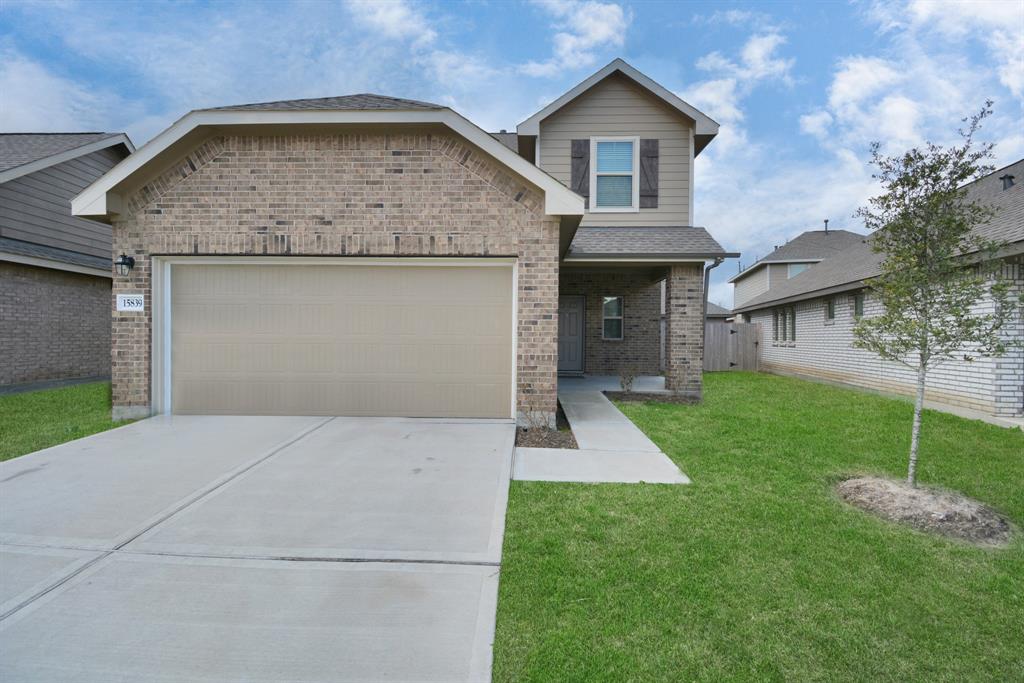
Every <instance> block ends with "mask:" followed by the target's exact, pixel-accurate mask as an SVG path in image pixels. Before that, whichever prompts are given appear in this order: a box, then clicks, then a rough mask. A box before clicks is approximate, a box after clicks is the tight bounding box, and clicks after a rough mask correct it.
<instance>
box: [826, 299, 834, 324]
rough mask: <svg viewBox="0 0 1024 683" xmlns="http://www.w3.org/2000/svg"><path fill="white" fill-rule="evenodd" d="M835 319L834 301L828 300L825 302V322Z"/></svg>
mask: <svg viewBox="0 0 1024 683" xmlns="http://www.w3.org/2000/svg"><path fill="white" fill-rule="evenodd" d="M835 319H836V300H835V299H828V300H827V301H826V302H825V320H835Z"/></svg>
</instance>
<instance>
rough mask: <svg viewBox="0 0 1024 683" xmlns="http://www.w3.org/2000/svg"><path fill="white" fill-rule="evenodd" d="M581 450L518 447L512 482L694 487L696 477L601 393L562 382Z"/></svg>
mask: <svg viewBox="0 0 1024 683" xmlns="http://www.w3.org/2000/svg"><path fill="white" fill-rule="evenodd" d="M558 402H559V403H560V404H561V405H562V410H563V411H564V412H565V417H566V419H568V420H569V426H570V427H571V428H572V433H573V435H574V436H575V437H576V443H577V444H578V445H579V449H578V450H577V449H567V448H566V449H562V448H517V449H516V454H515V464H514V466H513V470H512V478H513V479H517V480H522V481H565V482H583V483H624V484H634V483H650V484H689V483H690V479H689V478H688V477H687V476H686V475H685V474H683V473H682V472H680V471H679V468H678V467H676V465H675V463H674V462H672V460H671V459H670V458H669V457H668V456H667V455H665V454H664V453H662V452H661V449H660V448H658V446H657V444H655V443H654V442H653V441H651V440H650V439H649V438H647V435H646V434H644V433H643V432H642V431H640V429H639V428H638V427H637V426H636V425H635V424H633V422H632V421H631V420H630V419H629V418H628V417H626V416H625V415H623V414H622V412H621V411H619V409H618V408H616V407H615V405H614V404H613V403H612V402H611V401H609V400H608V399H607V397H605V395H604V394H602V393H601V392H600V391H594V390H592V389H589V388H586V385H583V384H573V385H570V386H569V387H568V388H567V387H565V386H564V385H563V384H561V383H560V385H559V391H558Z"/></svg>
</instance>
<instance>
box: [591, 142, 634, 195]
mask: <svg viewBox="0 0 1024 683" xmlns="http://www.w3.org/2000/svg"><path fill="white" fill-rule="evenodd" d="M590 145H591V147H590V158H591V159H592V160H593V163H592V164H591V169H592V170H591V174H590V187H591V192H592V194H593V202H591V203H592V206H591V207H590V210H591V211H595V212H602V211H603V212H633V211H639V205H640V185H639V183H638V182H637V178H638V176H639V173H640V171H639V164H640V155H639V154H638V153H637V148H638V147H639V145H640V141H639V138H591V139H590Z"/></svg>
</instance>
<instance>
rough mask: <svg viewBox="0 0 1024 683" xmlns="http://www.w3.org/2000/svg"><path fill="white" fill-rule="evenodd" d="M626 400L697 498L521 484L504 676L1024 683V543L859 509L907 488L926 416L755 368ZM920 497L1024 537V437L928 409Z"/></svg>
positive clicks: (504, 577)
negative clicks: (949, 532) (962, 496)
mask: <svg viewBox="0 0 1024 683" xmlns="http://www.w3.org/2000/svg"><path fill="white" fill-rule="evenodd" d="M705 393H706V396H705V401H704V403H703V404H701V405H698V406H687V405H671V404H657V403H647V404H625V405H622V406H621V407H622V409H623V411H624V412H625V413H626V414H627V415H628V416H629V417H630V418H632V419H633V420H634V421H635V422H636V423H637V425H639V426H640V427H641V428H642V429H643V430H644V431H645V432H646V433H647V434H648V435H649V436H650V437H651V438H652V439H654V441H655V442H657V443H658V445H659V446H660V447H661V448H662V449H663V450H664V451H665V452H666V453H668V455H669V456H670V457H672V458H673V460H675V461H676V463H678V465H679V466H680V468H681V469H682V470H683V471H684V472H686V473H687V474H688V475H689V476H690V478H691V479H693V481H694V483H693V484H692V485H690V486H656V485H612V484H602V485H578V484H555V483H541V482H513V485H512V491H511V498H510V503H509V513H508V519H507V529H506V536H505V549H504V559H503V562H502V572H501V588H500V597H499V607H498V626H497V638H496V643H495V669H494V678H495V680H496V681H691V680H694V681H734V680H740V681H764V680H790V681H851V680H858V681H938V680H942V681H973V680H977V681H983V680H984V681H1021V680H1024V542H1022V539H1021V538H1020V537H1019V536H1018V538H1017V539H1016V540H1015V542H1014V543H1013V544H1012V545H1011V546H1010V547H1009V548H1007V549H1003V550H991V549H979V548H974V547H970V546H967V545H965V544H962V543H958V542H955V541H950V540H945V539H942V538H936V537H932V536H928V535H925V534H923V533H919V532H916V531H913V530H910V529H907V528H904V527H900V526H896V525H894V524H890V523H887V522H884V521H881V520H878V519H875V518H873V517H871V516H869V515H867V514H865V513H863V512H861V511H859V510H856V509H853V508H850V507H848V506H846V505H845V504H843V503H842V502H841V501H840V500H839V499H838V498H837V497H836V495H835V494H834V492H833V485H834V484H835V482H836V481H838V480H839V479H841V478H843V477H844V476H846V475H850V474H858V473H875V474H882V475H887V476H893V477H902V476H903V475H904V472H905V467H906V451H907V447H908V444H909V431H910V420H911V406H910V404H908V403H906V402H904V401H899V400H892V399H886V398H882V397H879V396H874V395H870V394H865V393H860V392H855V391H851V390H846V389H839V388H835V387H831V386H825V385H820V384H813V383H808V382H803V381H800V380H795V379H788V378H782V377H775V376H771V375H760V374H752V373H738V372H737V373H716V374H711V375H707V376H706V387H705ZM919 474H920V481H921V482H922V483H924V484H930V485H940V486H944V487H947V488H951V489H956V490H959V491H962V492H964V493H966V494H968V495H970V496H973V497H975V498H978V499H980V500H983V501H985V502H987V503H989V504H990V505H992V506H994V507H995V508H997V509H999V510H1001V511H1002V512H1004V513H1005V514H1007V515H1009V516H1010V518H1011V519H1013V520H1014V522H1015V523H1016V524H1018V525H1020V524H1021V523H1022V522H1024V433H1022V432H1020V431H1019V430H1006V429H1000V428H998V427H993V426H990V425H986V424H983V423H980V422H973V421H967V420H963V419H960V418H957V417H954V416H951V415H946V414H943V413H937V412H931V411H928V412H926V414H925V418H924V432H923V443H922V447H921V464H920V469H919Z"/></svg>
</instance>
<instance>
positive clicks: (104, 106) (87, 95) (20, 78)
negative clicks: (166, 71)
mask: <svg viewBox="0 0 1024 683" xmlns="http://www.w3.org/2000/svg"><path fill="white" fill-rule="evenodd" d="M0 93H2V97H0V130H5V131H12V132H17V131H23V132H58V131H66V132H73V131H83V130H95V131H106V130H110V126H109V124H110V120H111V118H112V114H113V113H114V112H115V111H116V110H118V109H122V108H129V107H130V105H128V104H127V103H125V102H124V101H123V100H121V98H119V97H118V96H116V95H115V94H113V93H111V92H106V91H100V92H97V91H94V90H92V89H90V88H88V87H86V86H84V85H82V84H81V83H79V82H76V81H75V80H72V79H70V78H65V77H63V76H60V75H58V74H55V73H53V72H51V71H50V70H48V69H47V68H46V67H44V66H43V65H42V64H39V63H38V62H35V61H33V60H31V59H29V58H27V57H25V56H24V55H21V54H19V53H18V52H15V51H14V50H12V49H8V50H5V51H3V52H0Z"/></svg>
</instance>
